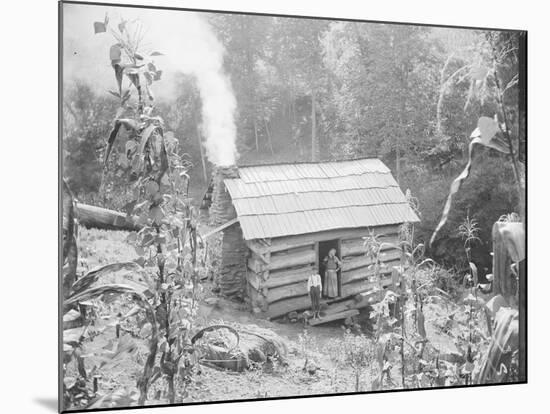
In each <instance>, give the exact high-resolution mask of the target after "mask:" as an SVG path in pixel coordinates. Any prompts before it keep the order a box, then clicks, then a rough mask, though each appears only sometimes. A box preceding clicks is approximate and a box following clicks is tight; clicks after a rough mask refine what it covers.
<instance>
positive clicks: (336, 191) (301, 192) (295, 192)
mask: <svg viewBox="0 0 550 414" xmlns="http://www.w3.org/2000/svg"><path fill="white" fill-rule="evenodd" d="M389 188H397V189H399V190H400V191H401V192H403V190H401V188H400V187H399V185H391V186H387V187H368V188H342V189H339V190H323V191H320V190H315V191H291V192H288V193H279V194H267V195H257V196H251V197H240V198H235V197H233V196H231V199H232V200H246V199H251V198H264V197H276V196H285V195H289V194H309V193H331V194H332V193H340V192H343V191H368V190H386V189H389ZM403 195H404V194H403Z"/></svg>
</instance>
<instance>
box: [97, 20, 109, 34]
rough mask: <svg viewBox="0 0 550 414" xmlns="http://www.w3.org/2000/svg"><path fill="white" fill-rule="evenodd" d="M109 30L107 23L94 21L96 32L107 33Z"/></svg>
mask: <svg viewBox="0 0 550 414" xmlns="http://www.w3.org/2000/svg"><path fill="white" fill-rule="evenodd" d="M106 31H107V25H106V24H105V23H103V22H94V33H95V34H98V33H105V32H106Z"/></svg>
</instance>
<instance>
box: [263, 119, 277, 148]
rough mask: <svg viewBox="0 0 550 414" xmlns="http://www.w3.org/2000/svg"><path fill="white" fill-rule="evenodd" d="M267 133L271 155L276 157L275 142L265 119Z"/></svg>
mask: <svg viewBox="0 0 550 414" xmlns="http://www.w3.org/2000/svg"><path fill="white" fill-rule="evenodd" d="M264 124H265V132H266V134H267V142H268V143H269V149H270V150H271V155H274V154H275V152H274V151H273V142H272V141H271V132H270V131H269V126H268V125H267V120H266V119H265V118H264Z"/></svg>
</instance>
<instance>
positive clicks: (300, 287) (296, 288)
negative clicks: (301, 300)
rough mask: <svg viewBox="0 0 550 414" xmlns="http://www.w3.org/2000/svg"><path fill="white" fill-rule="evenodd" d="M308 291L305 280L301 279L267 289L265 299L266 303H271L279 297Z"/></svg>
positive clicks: (290, 296)
mask: <svg viewBox="0 0 550 414" xmlns="http://www.w3.org/2000/svg"><path fill="white" fill-rule="evenodd" d="M308 293H309V292H308V291H307V282H306V281H303V282H299V283H294V284H292V285H285V286H279V287H276V288H272V289H269V290H268V292H267V301H268V303H273V302H276V301H278V300H281V299H286V298H292V297H295V296H303V295H308Z"/></svg>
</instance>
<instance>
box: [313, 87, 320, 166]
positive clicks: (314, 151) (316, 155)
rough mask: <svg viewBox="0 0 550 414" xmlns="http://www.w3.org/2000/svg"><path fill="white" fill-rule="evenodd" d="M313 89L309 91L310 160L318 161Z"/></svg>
mask: <svg viewBox="0 0 550 414" xmlns="http://www.w3.org/2000/svg"><path fill="white" fill-rule="evenodd" d="M315 105H316V102H315V90H314V89H313V90H312V91H311V161H319V138H318V137H317V120H316V112H317V108H316V107H315Z"/></svg>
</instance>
